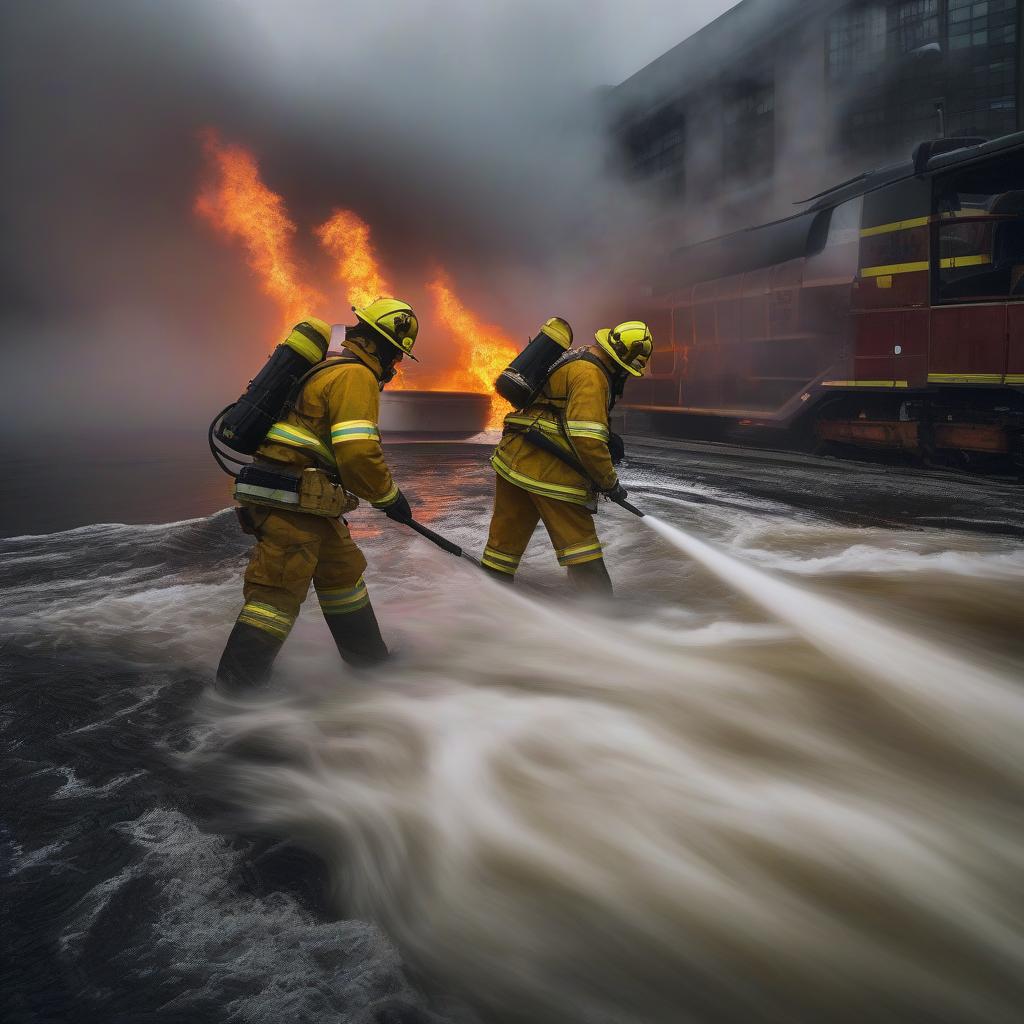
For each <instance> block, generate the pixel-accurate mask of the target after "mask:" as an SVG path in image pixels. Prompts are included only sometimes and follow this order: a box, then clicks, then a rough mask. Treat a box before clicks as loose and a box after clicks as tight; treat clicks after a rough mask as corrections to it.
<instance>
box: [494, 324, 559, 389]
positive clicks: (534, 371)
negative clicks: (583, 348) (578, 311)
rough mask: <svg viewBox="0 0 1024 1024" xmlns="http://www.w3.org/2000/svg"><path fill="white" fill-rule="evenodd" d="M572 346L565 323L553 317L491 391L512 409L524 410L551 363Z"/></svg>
mask: <svg viewBox="0 0 1024 1024" xmlns="http://www.w3.org/2000/svg"><path fill="white" fill-rule="evenodd" d="M571 344H572V328H571V327H570V326H569V323H568V321H566V320H563V319H562V318H561V317H560V316H553V317H552V318H551V319H550V320H548V321H547V322H546V323H545V324H544V325H543V326H542V327H541V329H540V333H539V334H537V336H536V337H535V338H533V340H532V341H530V342H529V344H528V345H527V346H526V348H524V349H523V351H522V352H520V353H519V355H517V356H516V357H515V359H513V360H512V362H511V363H509V364H508V366H506V367H505V369H504V370H502V372H501V376H499V377H498V379H497V380H496V381H495V382H494V390H495V391H497V392H498V394H499V395H501V397H502V398H504V399H505V401H506V402H508V403H509V404H510V405H511V406H512V408H514V409H524V408H526V406H528V405H529V404H530V402H531V401H532V400H533V398H534V396H535V395H536V394H537V392H538V391H539V390H540V388H541V386H542V385H543V384H544V381H545V380H546V379H547V376H548V373H549V371H550V370H551V367H552V366H553V365H554V363H555V362H556V361H557V360H558V359H559V358H560V357H561V356H562V355H564V353H565V350H566V349H567V348H568V347H569V346H570V345H571Z"/></svg>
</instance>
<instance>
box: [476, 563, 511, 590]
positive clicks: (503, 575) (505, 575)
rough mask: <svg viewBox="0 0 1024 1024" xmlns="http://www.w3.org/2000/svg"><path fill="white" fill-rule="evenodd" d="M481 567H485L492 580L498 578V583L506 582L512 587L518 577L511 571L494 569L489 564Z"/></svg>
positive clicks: (484, 569)
mask: <svg viewBox="0 0 1024 1024" xmlns="http://www.w3.org/2000/svg"><path fill="white" fill-rule="evenodd" d="M480 568H481V569H483V571H484V572H485V573H487V575H488V576H490V577H491V579H492V580H497V581H498V583H505V584H507V585H508V586H510V587H511V586H512V584H513V583H515V580H516V578H515V576H513V575H512V573H510V572H502V571H501V570H500V569H492V568H491V567H490V566H489V565H481V566H480Z"/></svg>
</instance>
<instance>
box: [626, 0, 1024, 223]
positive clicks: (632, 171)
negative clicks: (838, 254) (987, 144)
mask: <svg viewBox="0 0 1024 1024" xmlns="http://www.w3.org/2000/svg"><path fill="white" fill-rule="evenodd" d="M1022 15H1024V0H744V2H742V3H740V4H738V5H737V6H736V7H735V8H733V9H731V10H730V11H728V12H727V13H726V14H724V15H722V17H720V18H718V19H717V20H716V21H714V22H712V23H711V24H710V25H708V26H707V27H706V28H704V29H702V30H701V31H700V32H698V33H696V34H695V35H693V36H691V37H690V38H689V39H686V40H684V41H683V42H682V43H680V44H679V45H678V46H676V47H674V48H673V49H671V50H669V51H668V52H667V53H665V54H663V55H662V56H661V57H659V58H658V59H657V60H655V61H654V62H652V63H651V64H649V65H648V66H647V67H645V68H643V69H642V70H640V71H638V72H637V73H636V74H634V75H633V76H632V77H631V78H629V79H627V80H626V81H625V82H623V83H622V84H620V85H618V86H616V87H615V88H613V89H612V90H610V93H609V96H608V107H607V113H608V117H609V123H610V130H611V132H612V137H613V140H614V152H615V159H616V160H617V162H618V164H619V166H620V169H621V171H622V173H623V174H624V175H625V176H626V177H628V179H629V180H630V181H631V182H633V183H634V184H635V186H636V187H637V188H639V189H642V190H646V191H648V192H649V193H651V194H652V195H657V196H660V197H662V198H664V199H666V200H668V202H667V203H666V204H664V205H663V207H662V208H663V209H664V210H665V211H666V217H665V223H664V225H663V227H664V229H665V230H667V231H668V232H669V233H670V234H671V235H673V236H674V237H675V238H676V239H677V240H678V241H695V240H697V239H699V238H703V237H708V236H710V235H714V234H717V233H722V232H725V231H729V230H733V229H734V228H739V227H744V226H748V225H750V224H753V223H757V222H762V221H766V220H771V219H774V218H777V217H783V216H787V215H788V214H790V213H792V212H794V209H795V207H794V205H793V204H794V203H795V202H798V201H799V200H801V199H805V198H808V197H810V196H813V195H814V194H815V193H817V192H819V191H821V190H822V189H824V188H827V187H829V186H831V185H834V184H836V183H837V182H839V181H841V180H843V179H844V178H846V177H849V176H851V175H853V174H857V173H859V172H861V171H863V170H866V169H868V168H870V167H873V166H878V165H879V164H883V163H886V162H889V161H894V160H905V159H907V158H908V157H909V154H910V152H911V150H912V149H913V148H914V146H915V145H916V144H917V143H918V142H921V141H923V140H925V139H930V138H935V137H936V136H938V135H939V134H940V132H943V133H944V134H946V135H950V136H955V135H960V136H986V137H990V138H994V137H997V136H1000V135H1003V134H1006V133H1008V132H1012V131H1016V130H1018V129H1020V128H1021V127H1024V124H1022V121H1021V114H1020V111H1021V107H1022V86H1024V79H1022V74H1021V67H1022V60H1021V54H1022V49H1021V44H1022V32H1021V28H1022V25H1021V19H1022Z"/></svg>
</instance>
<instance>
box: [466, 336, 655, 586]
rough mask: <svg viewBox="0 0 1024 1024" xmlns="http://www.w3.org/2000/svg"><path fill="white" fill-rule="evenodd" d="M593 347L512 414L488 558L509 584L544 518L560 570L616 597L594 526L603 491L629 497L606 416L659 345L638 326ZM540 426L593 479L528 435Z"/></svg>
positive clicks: (500, 451)
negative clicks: (610, 444) (612, 451)
mask: <svg viewBox="0 0 1024 1024" xmlns="http://www.w3.org/2000/svg"><path fill="white" fill-rule="evenodd" d="M595 338H596V339H597V344H596V345H591V346H590V347H589V348H587V349H584V350H582V351H580V350H573V351H570V352H567V353H566V354H565V355H564V356H562V358H561V359H559V360H558V362H557V363H556V364H555V366H554V368H553V369H552V372H551V373H550V375H549V377H548V379H547V381H546V382H545V384H544V386H543V388H542V389H541V391H540V393H539V394H538V396H537V397H536V399H535V400H534V401H533V402H532V404H531V405H530V406H529V407H528V408H527V409H524V410H522V411H520V412H515V413H512V414H511V415H509V416H506V417H505V423H504V431H503V434H502V439H501V443H500V444H499V445H498V448H497V450H496V451H495V453H494V455H493V457H492V458H491V465H492V466H493V467H494V471H495V473H496V474H497V479H496V480H495V492H494V512H493V515H492V517H491V527H490V533H489V535H488V538H487V547H486V548H485V549H484V555H483V558H482V559H481V561H482V563H483V565H484V567H485V568H486V569H488V570H489V571H490V572H491V573H492V574H494V575H495V576H496V578H499V579H502V580H504V581H506V582H511V581H512V579H513V577H514V576H515V573H516V570H517V569H518V568H519V562H520V559H521V558H522V556H523V552H524V551H525V550H526V547H527V545H528V544H529V542H530V538H531V537H532V536H533V532H534V530H535V529H536V526H537V523H538V521H543V523H544V526H545V528H546V529H547V532H548V536H549V537H550V538H551V544H552V546H553V547H554V549H555V555H556V556H557V558H558V564H559V565H562V566H564V567H565V568H567V569H568V570H569V576H570V579H571V580H572V581H573V584H574V585H575V586H576V587H578V588H579V589H585V590H594V591H599V592H609V593H610V592H611V580H610V578H609V576H608V570H607V568H606V567H605V563H604V554H603V552H602V549H601V542H600V541H599V540H598V537H597V530H596V528H595V526H594V515H593V513H594V511H596V507H597V506H596V499H597V494H598V493H599V492H600V493H604V494H607V495H614V496H615V497H617V498H624V497H625V496H626V490H625V488H624V487H623V486H622V485H621V484H620V483H619V480H618V476H617V474H616V472H615V467H614V466H613V465H612V459H611V454H610V452H609V448H608V442H609V439H610V436H611V435H610V429H609V412H610V410H611V406H612V404H613V400H614V397H615V396H616V395H617V394H619V393H621V390H622V387H623V384H624V382H625V380H626V379H627V378H628V377H630V376H633V377H640V376H642V375H643V373H644V371H645V369H646V368H647V361H648V360H649V359H650V356H651V350H652V347H653V340H652V338H651V332H650V330H649V329H648V327H647V325H646V324H644V323H641V322H639V321H629V322H627V323H623V324H619V326H618V327H615V328H613V329H604V330H600V331H598V332H597V334H596V335H595ZM531 426H532V427H534V428H535V429H538V430H540V431H541V432H542V433H544V434H545V435H546V436H547V437H548V438H550V439H551V440H553V441H554V442H555V443H556V444H558V445H559V447H561V448H562V449H563V450H565V451H566V452H567V453H569V454H570V455H573V456H575V458H576V460H577V461H578V462H580V463H582V465H583V468H584V469H585V470H586V472H587V478H584V477H582V476H581V475H580V474H579V473H578V472H576V470H574V469H572V468H571V467H569V466H567V465H566V464H565V463H564V462H562V461H561V460H560V459H558V458H557V457H556V456H555V455H554V454H552V453H549V452H547V451H544V450H543V449H541V448H539V447H537V446H536V445H534V444H532V443H531V442H530V440H529V439H528V438H527V437H525V436H524V434H525V432H526V430H527V429H529V428H530V427H531Z"/></svg>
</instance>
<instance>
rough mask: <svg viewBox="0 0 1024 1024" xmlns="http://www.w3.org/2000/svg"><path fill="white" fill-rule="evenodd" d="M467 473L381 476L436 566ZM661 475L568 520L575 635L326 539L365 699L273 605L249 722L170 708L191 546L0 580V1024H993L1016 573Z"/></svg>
mask: <svg viewBox="0 0 1024 1024" xmlns="http://www.w3.org/2000/svg"><path fill="white" fill-rule="evenodd" d="M427 452H429V459H427V458H425V457H424V455H425V454H426V453H427ZM481 454H482V453H481V450H480V449H478V448H472V447H469V446H440V447H435V448H432V449H424V448H422V447H419V446H416V447H410V448H408V449H402V450H400V451H399V452H397V453H396V454H395V456H394V461H396V463H397V468H398V473H399V477H400V479H401V480H402V481H403V484H407V489H408V490H409V491H410V492H411V493H412V494H413V495H415V496H416V497H417V498H418V499H419V501H418V503H419V506H420V507H421V508H422V509H423V510H424V512H425V518H428V519H429V520H430V522H431V525H432V526H434V528H436V529H438V530H440V531H441V532H444V533H447V534H450V535H451V536H452V537H453V538H454V539H456V540H458V541H459V542H460V543H464V544H466V545H467V546H469V547H471V548H472V547H476V546H478V545H479V543H480V541H481V540H482V537H483V534H484V532H485V528H486V520H487V514H488V491H489V486H490V476H489V471H488V470H487V468H486V464H485V462H484V461H483V459H482V458H481ZM691 463H692V465H691V464H686V465H685V468H681V469H675V468H673V467H672V466H671V465H667V464H666V460H665V459H654V458H652V459H649V460H645V459H644V458H642V457H641V458H640V459H637V460H635V461H634V462H633V464H632V465H631V466H630V468H629V469H628V470H627V472H626V474H625V475H626V479H627V481H628V482H629V483H630V484H631V486H632V487H633V495H632V496H633V498H634V499H635V500H636V501H637V502H638V503H639V504H642V505H644V506H645V507H646V508H648V509H649V510H651V511H652V512H655V513H656V516H651V517H648V519H647V520H645V521H644V523H641V522H639V521H637V520H635V519H633V518H631V517H629V516H627V515H626V514H625V513H621V512H620V511H618V510H611V511H607V512H605V513H603V514H602V517H601V524H602V533H603V537H604V539H605V541H606V547H607V549H608V560H609V564H610V567H611V569H612V573H613V576H614V578H615V581H616V584H617V596H616V600H615V602H614V603H611V604H601V603H595V604H589V605H588V604H581V603H579V602H577V601H575V600H574V599H572V597H571V595H569V594H567V593H566V592H565V590H564V589H563V586H562V579H561V574H560V570H558V568H557V566H556V565H555V563H554V559H553V557H552V555H551V553H550V550H549V549H548V548H547V547H546V545H545V543H544V538H543V537H541V536H538V537H537V538H536V539H535V541H534V544H533V546H532V547H531V550H530V552H529V554H528V556H527V558H526V559H525V561H524V568H523V572H522V579H523V582H524V583H529V585H528V586H523V587H520V588H516V589H513V590H509V589H507V588H503V587H500V586H499V585H497V584H494V583H492V582H491V581H490V580H489V579H487V578H485V577H483V576H482V575H481V574H479V573H477V572H475V571H474V570H473V569H472V567H471V566H469V565H468V564H466V563H465V562H462V561H459V560H458V559H454V558H452V557H451V556H448V555H446V554H444V553H443V552H440V551H438V550H436V549H434V548H432V547H430V546H429V545H428V544H427V543H426V542H424V541H422V540H421V539H420V538H418V537H415V536H412V535H409V534H408V533H407V532H403V531H402V530H401V529H400V528H399V527H397V526H395V525H394V524H390V523H386V522H385V523H382V522H381V521H380V518H379V517H378V516H377V515H376V514H375V513H372V512H367V511H360V512H358V513H357V514H356V516H355V517H354V521H355V522H356V523H357V524H361V525H360V526H359V527H358V529H359V532H360V533H361V534H362V536H363V542H364V545H365V549H366V551H367V554H368V557H369V559H370V569H369V570H368V576H367V578H368V582H369V585H370V589H371V594H372V596H373V598H374V602H375V604H376V606H377V609H378V615H379V617H380V618H381V620H382V623H383V625H384V630H385V633H386V635H387V636H388V638H389V640H390V641H391V642H392V644H393V646H394V648H395V649H396V654H397V657H396V658H395V660H394V661H393V662H391V663H389V664H388V665H387V666H386V667H385V668H384V669H381V670H380V671H378V672H376V673H373V674H368V675H366V676H363V677H359V678H357V677H354V676H352V675H350V674H349V673H347V672H346V671H345V670H344V669H343V668H341V667H340V666H339V664H338V662H337V659H336V654H335V652H334V650H333V647H332V645H331V642H330V637H329V634H328V633H327V631H326V629H325V627H324V626H323V624H322V622H321V621H320V620H319V619H318V616H317V612H316V607H315V603H311V604H310V605H309V606H308V607H307V608H306V609H305V610H304V612H303V615H302V616H301V617H300V620H299V623H298V625H297V627H296V630H295V632H294V634H293V636H292V638H291V639H290V640H289V643H288V645H287V647H286V649H285V652H284V654H283V656H282V658H281V661H280V670H279V672H278V679H277V685H276V688H275V690H274V691H273V692H272V693H271V694H270V695H269V696H268V697H267V698H266V699H264V700H261V701H258V702H251V703H242V702H239V703H234V702H228V701H225V700H221V699H218V698H216V697H214V696H212V695H211V694H210V693H209V692H208V691H207V683H208V681H209V677H210V674H211V671H212V667H213V665H214V664H215V661H216V657H217V654H218V653H219V648H220V646H221V645H222V644H223V640H224V638H225V636H226V633H227V630H228V629H229V627H230V622H231V619H232V618H233V616H234V614H235V612H236V611H237V608H238V604H239V581H238V573H239V571H240V566H241V564H242V561H243V558H244V550H245V547H246V541H245V538H243V537H242V536H241V535H238V534H236V533H235V532H234V530H233V528H232V521H231V518H230V516H229V515H228V514H225V513H221V514H218V515H215V516H212V517H210V518H208V519H198V520H193V521H188V522H184V523H178V524H171V525H169V526H152V527H125V526H92V527H85V528H83V529H80V530H72V531H68V532H65V533H60V534H53V535H50V536H48V537H25V538H14V539H10V540H6V541H0V555H2V558H3V572H4V575H5V577H6V596H5V602H6V608H5V616H4V622H3V632H4V641H5V642H4V648H3V650H4V653H3V658H4V678H5V687H4V690H5V705H6V710H7V712H8V714H9V715H10V716H11V717H10V718H9V719H8V721H9V724H8V726H7V730H6V735H7V738H8V748H9V750H10V751H11V752H12V754H13V756H12V758H11V761H10V763H11V767H12V771H11V772H10V773H8V777H9V778H11V779H13V780H14V781H15V783H16V785H15V787H14V790H13V799H12V801H11V802H10V805H9V806H10V810H9V812H5V821H6V825H5V831H4V835H3V837H2V841H4V842H5V844H6V851H7V863H8V874H9V877H8V884H9V886H10V891H11V893H12V894H13V896H14V901H13V903H12V906H13V907H14V909H15V920H16V922H17V928H16V929H15V931H14V932H13V935H12V936H11V937H9V939H8V941H11V939H13V952H14V953H15V954H17V955H18V956H19V957H20V958H21V959H20V962H21V963H22V964H23V965H24V966H23V968H22V970H21V972H20V974H19V976H18V977H17V978H15V979H13V980H11V981H8V986H7V992H8V996H9V997H10V996H11V995H12V993H13V996H14V998H15V1000H16V1001H15V1002H14V1003H13V1007H14V1011H15V1014H21V1016H20V1017H19V1016H17V1015H15V1016H14V1017H13V1019H18V1020H20V1019H25V1020H37V1019H38V1020H51V1019H52V1020H71V1019H82V1020H124V1021H134V1020H138V1019H147V1020H159V1021H178V1020H190V1021H199V1020H211V1021H214V1020H239V1021H249V1020H253V1021H256V1020H267V1021H279V1020H281V1019H286V1018H287V1019H295V1020H300V1021H306V1020H309V1021H321V1020H322V1021H333V1020H352V1021H381V1022H383V1021H390V1022H391V1024H395V1022H413V1021H424V1020H474V1019H480V1020H484V1021H524V1022H525V1021H542V1022H546V1021H559V1022H574V1021H588V1022H590V1021H595V1022H596V1021H600V1022H606V1021H622V1022H630V1024H632V1022H640V1021H643V1022H648V1021H654V1022H660V1021H666V1022H668V1021H673V1022H674V1021H687V1020H693V1021H719V1020H721V1021H733V1020H735V1021H780V1022H781V1021H815V1022H817V1021H824V1020H828V1021H846V1020H849V1021H854V1020H856V1021H858V1022H860V1021H863V1020H865V1019H870V1020H899V1021H908V1020H944V1021H979V1022H980V1021H986V1022H987V1021H1004V1020H1005V1021H1014V1020H1017V1019H1019V1010H1018V1008H1019V1006H1020V1005H1021V1000H1022V998H1024V983H1022V981H1021V979H1022V978H1024V970H1022V968H1024V963H1022V960H1024V938H1022V934H1021V925H1020V922H1021V918H1022V911H1024V906H1022V902H1024V901H1022V897H1021V887H1020V884H1019V879H1020V877H1021V869H1022V867H1024V864H1022V863H1021V861H1022V860H1024V856H1022V839H1024V824H1022V817H1021V807H1020V798H1021V794H1022V790H1024V764H1022V758H1021V741H1020V738H1019V737H1020V735H1021V725H1022V718H1024V691H1022V689H1021V686H1020V682H1021V680H1020V676H1021V667H1022V665H1024V635H1022V632H1024V631H1022V630H1021V625H1022V624H1024V618H1022V615H1021V608H1020V605H1021V592H1022V586H1021V584H1022V581H1024V543H1022V541H1021V539H1020V538H1019V537H1017V536H1014V535H1013V530H1012V528H1011V527H1012V524H1010V527H1007V528H1005V529H1000V530H998V531H997V532H993V533H990V534H981V533H968V532H965V531H962V530H959V531H958V530H950V529H945V528H937V527H934V526H927V525H925V526H922V525H920V521H921V520H925V519H927V518H928V517H930V516H932V515H933V513H935V508H934V507H933V503H932V499H931V496H930V495H931V490H930V489H931V487H932V483H931V481H930V480H922V481H921V482H920V483H918V482H915V480H914V479H912V478H910V477H907V478H904V479H902V480H897V481H896V482H897V484H898V485H899V486H900V487H902V488H903V491H902V492H901V493H902V494H903V499H902V500H903V506H902V507H901V508H900V509H899V510H897V511H896V512H893V511H892V510H889V511H888V512H887V519H886V521H885V522H882V523H873V524H872V523H866V524H858V523H857V522H855V521H854V522H851V517H850V516H849V515H846V514H844V513H845V512H846V511H849V507H850V504H851V503H852V501H853V499H850V500H848V501H847V500H844V496H843V494H841V493H839V494H837V495H836V496H835V513H836V514H831V512H830V510H828V509H810V508H807V507H806V505H807V502H804V503H802V506H803V507H795V506H794V504H793V502H792V500H791V499H792V495H793V494H794V493H798V492H800V491H801V489H802V488H804V487H806V486H808V485H807V480H806V478H805V477H804V476H801V473H803V472H804V471H803V470H798V469H792V470H786V469H785V468H783V469H782V470H779V471H778V479H776V480H775V482H774V488H773V489H772V490H771V492H770V493H769V492H768V491H766V490H765V489H763V488H762V489H759V490H758V493H751V488H753V487H754V486H755V485H754V484H751V485H750V487H744V486H743V485H742V484H739V483H737V484H736V485H730V484H729V483H728V482H727V480H726V478H725V476H724V475H723V476H722V477H720V478H718V479H715V480H709V479H708V475H707V474H708V467H707V464H705V465H703V466H702V465H701V464H700V461H699V460H691ZM830 472H831V473H832V474H833V476H834V477H835V479H833V480H832V482H831V484H830V486H832V487H833V488H834V489H835V488H839V487H841V486H843V484H842V480H841V479H840V478H843V479H846V484H845V486H846V487H847V488H848V492H847V493H848V494H849V495H853V494H854V493H858V494H859V493H862V492H863V490H864V487H865V481H864V479H863V477H862V476H861V477H858V474H862V473H863V472H864V471H861V470H857V469H850V470H848V471H847V470H844V469H840V470H830ZM755 475H756V474H754V473H752V474H751V478H753V477H754V476H755ZM847 477H848V479H847ZM837 481H838V482H837ZM453 492H455V494H456V495H457V498H458V502H457V504H454V505H453V504H451V502H450V500H449V499H450V496H451V495H452V494H453ZM1007 493H1009V492H1007ZM1007 493H1003V492H1000V494H999V495H997V497H998V499H999V500H998V501H995V500H994V499H989V498H986V497H985V495H984V494H983V493H981V492H979V496H978V498H977V502H976V507H968V506H970V505H971V502H972V500H973V499H971V498H969V497H964V496H963V495H960V497H959V498H957V499H956V500H957V501H959V502H960V506H962V507H958V511H957V514H958V515H961V514H962V516H963V518H964V519H970V518H978V519H985V518H988V519H992V520H998V521H1000V522H1003V521H1004V519H1005V512H1004V511H1000V510H999V509H996V505H998V504H999V502H1002V503H1003V504H1002V506H1000V508H1003V509H1005V507H1012V506H1013V502H1014V501H1016V499H1015V498H1013V497H1012V496H1010V497H1007ZM949 501H950V504H952V503H953V501H954V499H953V496H950V499H949ZM897 516H898V517H899V518H900V519H902V522H897V521H896V519H897ZM912 523H916V524H917V525H915V526H914V528H908V524H912ZM648 527H651V528H650V529H649V528H648ZM226 814H228V815H229V816H230V824H231V828H232V830H230V831H224V827H225V815H226ZM238 834H241V835H243V836H244V835H258V836H259V835H265V836H269V837H283V838H287V839H289V840H290V841H291V843H292V844H294V845H297V846H299V847H301V848H302V849H304V850H307V851H310V852H311V853H312V854H314V855H315V857H316V858H317V860H315V861H308V860H303V859H302V858H301V857H300V856H298V855H291V854H287V853H285V854H281V855H278V856H277V859H276V861H275V860H274V858H270V859H269V861H266V860H265V861H262V862H261V861H260V858H259V857H254V856H253V854H252V853H251V852H250V846H249V842H248V841H247V840H245V839H240V838H237V835H238ZM257 846H259V842H257ZM289 858H290V859H289ZM318 862H319V863H318ZM268 863H269V865H270V866H269V867H267V866H265V865H266V864H268ZM320 865H322V867H321V866H320ZM321 881H322V884H321ZM62 1014H63V1015H62ZM76 1014H78V1016H76Z"/></svg>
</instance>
